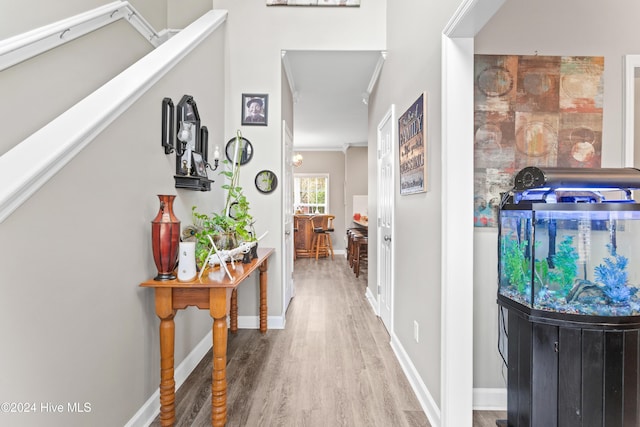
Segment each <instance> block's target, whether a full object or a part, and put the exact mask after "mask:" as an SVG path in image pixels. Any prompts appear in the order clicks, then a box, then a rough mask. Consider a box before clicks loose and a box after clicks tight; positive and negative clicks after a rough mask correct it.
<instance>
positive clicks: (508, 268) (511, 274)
mask: <svg viewBox="0 0 640 427" xmlns="http://www.w3.org/2000/svg"><path fill="white" fill-rule="evenodd" d="M527 244H528V243H527V241H526V240H523V241H522V242H520V243H518V241H517V240H516V239H512V238H508V237H506V236H505V238H504V239H503V241H502V259H503V261H504V274H505V276H507V279H508V280H509V283H510V284H511V285H513V286H515V287H516V289H517V290H518V292H520V293H523V292H524V291H525V289H526V288H527V285H528V284H529V277H530V275H531V271H530V269H529V263H528V262H527V260H526V259H525V256H524V251H525V248H526V246H527Z"/></svg>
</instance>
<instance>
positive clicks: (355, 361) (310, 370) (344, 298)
mask: <svg viewBox="0 0 640 427" xmlns="http://www.w3.org/2000/svg"><path fill="white" fill-rule="evenodd" d="M294 279H295V284H296V296H295V298H294V299H293V300H292V302H291V305H290V306H289V309H288V311H287V324H286V329H284V330H269V331H268V332H267V334H266V335H264V336H263V335H261V334H260V332H258V331H257V330H240V331H238V333H237V334H235V335H232V334H230V336H229V342H228V352H227V381H228V400H227V405H228V421H227V426H229V427H231V426H238V427H261V426H264V427H280V426H282V427H288V426H290V427H316V426H317V427H327V426H330V427H334V426H349V427H375V426H380V427H403V426H407V427H413V426H415V427H418V426H425V427H427V426H430V424H429V422H428V420H427V418H426V416H425V414H424V412H423V411H422V409H421V407H420V404H419V403H418V400H417V399H416V397H415V394H414V392H413V391H412V389H411V387H410V386H409V383H408V381H407V379H406V377H405V376H404V373H403V372H402V370H401V368H400V366H399V364H398V362H397V360H396V358H395V356H394V354H393V351H392V350H391V347H390V345H389V335H388V333H387V331H386V329H385V328H384V325H383V324H382V323H381V322H380V320H379V318H377V317H376V316H375V315H374V313H373V311H372V309H371V307H370V305H369V303H368V302H367V301H366V299H365V296H364V295H365V289H366V281H367V272H366V270H364V271H363V272H361V275H360V277H359V278H358V279H356V278H355V276H354V274H353V273H352V272H351V270H350V269H349V268H348V265H347V263H346V261H345V260H344V258H342V257H340V256H338V257H336V259H335V260H334V261H332V260H330V259H321V260H318V261H315V259H313V260H311V259H298V260H297V261H296V262H295V272H294ZM211 369H212V361H211V351H210V352H209V353H208V354H207V355H206V356H205V357H204V359H203V360H202V361H201V362H200V364H199V365H198V366H197V367H196V369H195V370H194V371H193V372H192V374H191V375H190V376H189V378H187V380H186V381H185V383H184V384H183V385H182V386H181V387H180V389H178V391H177V395H176V418H177V419H176V426H196V427H198V426H209V425H211ZM501 415H502V414H499V413H489V412H487V413H476V414H474V426H476V427H493V426H495V420H496V418H497V417H499V416H501ZM159 425H160V423H159V419H158V418H156V420H155V421H154V422H153V423H152V424H151V426H154V427H155V426H159Z"/></svg>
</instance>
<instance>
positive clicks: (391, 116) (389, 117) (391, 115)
mask: <svg viewBox="0 0 640 427" xmlns="http://www.w3.org/2000/svg"><path fill="white" fill-rule="evenodd" d="M395 111H396V110H395V104H391V106H390V107H389V110H388V111H387V112H386V113H385V115H384V116H383V117H382V119H380V122H379V123H378V126H377V128H376V149H377V151H376V165H377V167H376V189H377V191H379V190H380V182H381V177H380V159H381V157H380V155H381V147H380V144H381V138H380V130H381V129H382V128H383V127H384V126H385V125H386V124H387V122H390V123H391V156H392V159H391V176H390V178H389V179H390V181H391V182H390V185H391V187H392V188H391V226H390V227H389V228H390V230H391V233H390V234H391V236H392V238H391V242H390V246H391V261H390V264H391V265H390V269H391V271H390V272H389V283H388V286H389V288H390V289H389V299H390V301H389V306H390V309H389V324H388V325H387V324H386V323H385V322H384V320H383V322H382V323H383V324H384V325H385V327H386V328H387V330H388V332H389V334H390V335H393V333H394V329H393V307H394V299H395V298H394V297H395V280H394V278H395V239H393V236H394V232H395V215H394V213H395V209H396V198H395V166H394V165H395V163H394V162H395V147H396V133H397V132H396V120H395ZM378 196H379V194H378V195H377V196H376V200H377V209H376V233H377V236H378V239H377V240H378V242H377V248H376V257H377V260H376V265H377V272H376V277H377V280H378V283H380V281H381V277H382V275H381V274H380V272H381V268H382V260H381V252H382V251H381V250H380V246H381V245H382V236H381V235H380V233H379V231H380V226H379V224H380V221H379V217H380V205H381V203H380V198H379V197H378ZM376 287H377V289H376V314H377V315H378V316H380V314H381V312H382V305H381V295H382V292H381V286H380V285H379V284H377V285H376ZM380 318H381V320H382V316H380Z"/></svg>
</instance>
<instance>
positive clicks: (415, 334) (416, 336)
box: [413, 320, 420, 342]
mask: <svg viewBox="0 0 640 427" xmlns="http://www.w3.org/2000/svg"><path fill="white" fill-rule="evenodd" d="M419 337H420V335H419V328H418V322H416V321H415V320H414V321H413V339H414V340H416V342H419Z"/></svg>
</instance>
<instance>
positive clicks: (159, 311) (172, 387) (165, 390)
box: [156, 288, 176, 427]
mask: <svg viewBox="0 0 640 427" xmlns="http://www.w3.org/2000/svg"><path fill="white" fill-rule="evenodd" d="M171 297H172V294H171V289H168V288H156V315H157V316H158V317H159V318H160V425H161V426H163V427H164V426H172V425H173V424H174V423H175V421H176V407H175V401H176V382H175V380H174V378H173V352H174V345H175V344H174V343H175V324H174V321H173V318H174V316H175V314H176V311H175V310H173V309H172V303H171V300H172V298H171Z"/></svg>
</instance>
